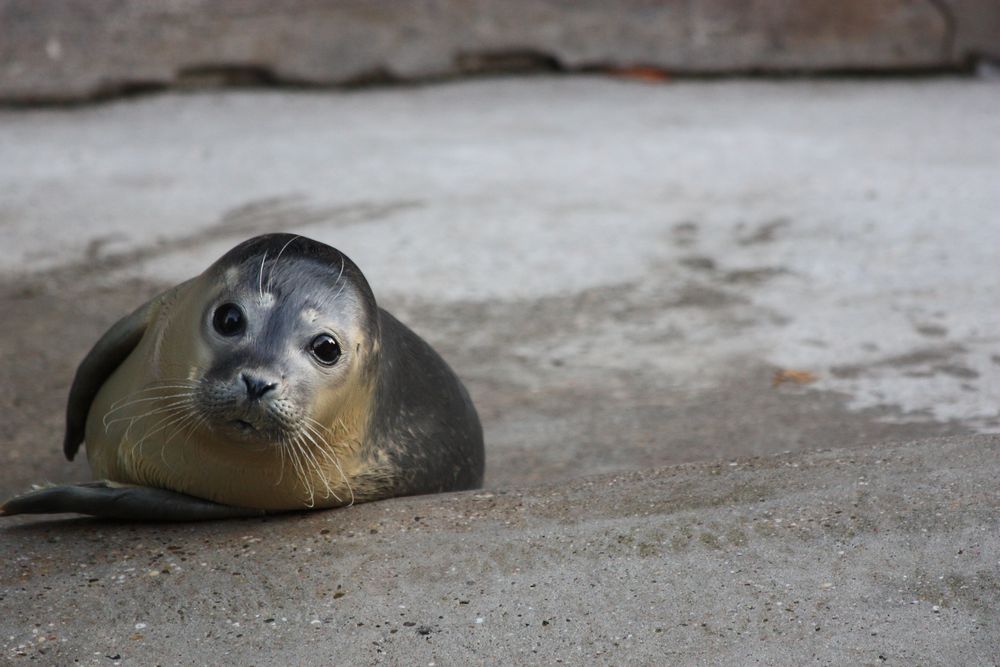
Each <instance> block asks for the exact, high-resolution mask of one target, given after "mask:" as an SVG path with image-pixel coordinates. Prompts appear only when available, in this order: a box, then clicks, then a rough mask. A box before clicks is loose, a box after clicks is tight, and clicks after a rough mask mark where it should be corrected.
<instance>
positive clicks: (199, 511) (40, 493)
mask: <svg viewBox="0 0 1000 667" xmlns="http://www.w3.org/2000/svg"><path fill="white" fill-rule="evenodd" d="M65 512H73V513H77V514H88V515H90V516H96V517H101V518H105V519H129V520H140V521H209V520H212V519H229V518H238V517H253V516H263V515H264V514H266V512H265V511H264V510H259V509H253V508H249V507H232V506H230V505H221V504H219V503H214V502H212V501H210V500H204V499H202V498H195V497H194V496H189V495H186V494H183V493H178V492H176V491H168V490H167V489H154V488H152V487H148V486H123V485H116V484H114V483H112V482H106V481H102V482H84V483H82V484H68V485H64V486H49V487H45V488H41V489H38V490H35V491H29V492H28V493H25V494H23V495H20V496H15V497H14V498H11V499H10V500H8V501H7V502H5V503H4V504H3V505H0V516H12V515H15V514H57V513H65Z"/></svg>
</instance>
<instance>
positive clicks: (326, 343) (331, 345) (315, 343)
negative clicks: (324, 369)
mask: <svg viewBox="0 0 1000 667" xmlns="http://www.w3.org/2000/svg"><path fill="white" fill-rule="evenodd" d="M309 349H310V350H312V353H313V356H314V357H316V360H317V361H319V363H321V364H324V365H326V366H332V365H333V364H335V363H337V359H340V345H338V344H337V341H336V340H334V338H333V336H331V335H330V334H320V335H318V336H316V337H315V338H313V339H312V342H311V343H310V344H309Z"/></svg>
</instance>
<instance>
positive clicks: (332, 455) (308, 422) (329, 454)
mask: <svg viewBox="0 0 1000 667" xmlns="http://www.w3.org/2000/svg"><path fill="white" fill-rule="evenodd" d="M313 424H315V425H316V426H319V427H320V428H322V429H323V430H324V431H326V432H327V433H330V434H331V435H332V432H331V431H330V429H328V428H326V427H325V426H323V425H322V424H320V423H319V422H318V421H316V420H315V419H313V418H311V417H308V416H307V417H306V418H305V421H304V422H303V426H305V428H306V429H308V430H311V431H312V432H313V433H314V434H315V435H316V437H318V438H319V439H320V441H321V443H322V444H317V445H316V447H317V449H319V451H320V453H321V454H323V456H325V457H326V459H327V460H328V461H330V462H331V463H333V465H334V466H336V467H337V471H338V472H339V473H340V478H341V479H343V480H344V485H345V486H347V491H348V492H349V493H350V494H351V502H350V504H351V505H353V504H354V500H355V498H354V489H353V488H352V487H351V482H350V480H348V479H347V475H346V474H345V473H344V468H343V467H342V466H341V465H340V457H338V456H337V454H336V451H335V450H334V446H333V443H331V442H330V441H329V440H327V439H326V438H325V437H324V436H323V434H322V433H321V432H320V431H319V430H318V429H317V428H316V426H313ZM323 445H326V446H325V447H324V446H323ZM327 448H329V450H328V449H327ZM337 500H338V501H340V498H337Z"/></svg>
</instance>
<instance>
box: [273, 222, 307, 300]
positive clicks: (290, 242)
mask: <svg viewBox="0 0 1000 667" xmlns="http://www.w3.org/2000/svg"><path fill="white" fill-rule="evenodd" d="M299 238H302V237H301V236H297V235H296V236H293V237H292V238H290V239H288V241H287V242H286V243H285V245H283V246H281V250H279V251H278V256H277V257H275V258H274V260H273V261H272V262H271V270H270V271H268V273H267V291H268V292H270V291H271V281H272V279H273V278H274V270H275V269H277V268H278V260H280V259H281V253H283V252H285V248H287V247H288V246H290V245H292V242H293V241H295V240H296V239H299Z"/></svg>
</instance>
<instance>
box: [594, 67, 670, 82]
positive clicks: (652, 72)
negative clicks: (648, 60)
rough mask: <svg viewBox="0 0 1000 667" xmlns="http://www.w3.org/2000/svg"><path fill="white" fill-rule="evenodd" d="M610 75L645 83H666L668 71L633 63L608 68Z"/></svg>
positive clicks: (668, 79)
mask: <svg viewBox="0 0 1000 667" xmlns="http://www.w3.org/2000/svg"><path fill="white" fill-rule="evenodd" d="M608 73H609V74H611V76H617V77H620V78H622V79H633V80H635V81H645V82H646V83H668V82H669V81H670V78H671V77H670V72H668V71H667V70H665V69H660V68H659V67H651V66H649V65H633V66H631V67H614V68H611V69H610V70H608Z"/></svg>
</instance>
